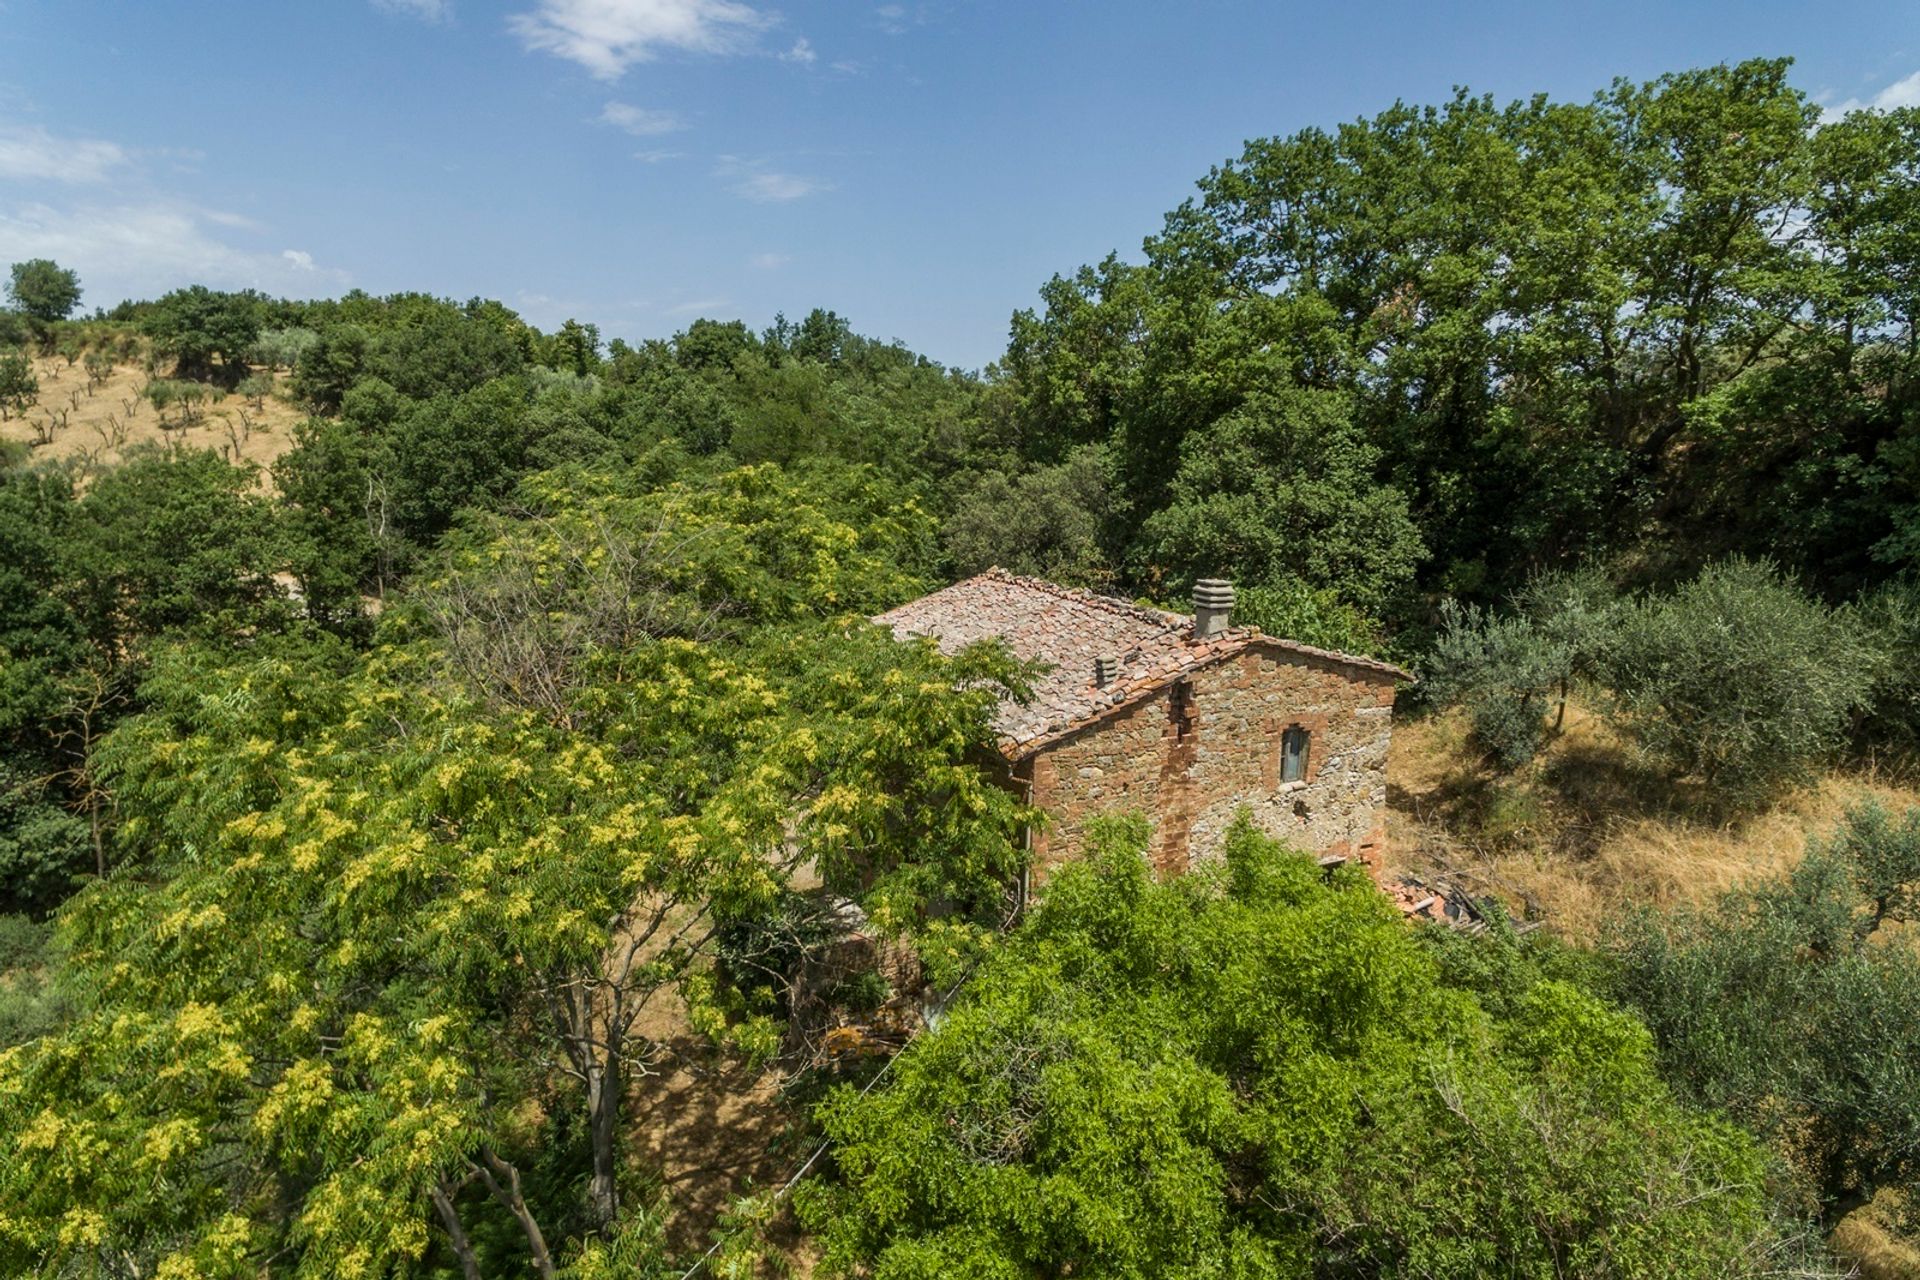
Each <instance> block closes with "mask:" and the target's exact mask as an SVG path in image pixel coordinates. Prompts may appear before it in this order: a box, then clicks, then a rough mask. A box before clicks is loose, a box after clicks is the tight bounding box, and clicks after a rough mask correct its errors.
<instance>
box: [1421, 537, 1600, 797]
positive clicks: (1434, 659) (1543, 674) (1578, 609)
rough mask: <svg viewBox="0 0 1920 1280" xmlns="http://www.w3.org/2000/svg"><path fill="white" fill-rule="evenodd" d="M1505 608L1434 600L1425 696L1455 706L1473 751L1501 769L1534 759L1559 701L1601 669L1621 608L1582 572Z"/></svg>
mask: <svg viewBox="0 0 1920 1280" xmlns="http://www.w3.org/2000/svg"><path fill="white" fill-rule="evenodd" d="M1515 604H1516V606H1517V609H1516V612H1514V613H1511V614H1501V613H1496V612H1494V611H1493V610H1490V609H1483V608H1481V607H1479V606H1478V605H1472V604H1467V605H1463V604H1461V603H1460V602H1458V601H1456V600H1447V601H1444V602H1443V603H1442V605H1441V615H1440V616H1441V627H1440V634H1439V635H1438V636H1437V637H1436V638H1435V640H1434V645H1433V650H1432V652H1431V654H1430V655H1429V656H1428V659H1427V674H1426V688H1425V692H1426V694H1427V696H1428V697H1429V698H1430V699H1432V700H1433V701H1434V702H1436V703H1439V704H1442V705H1448V704H1457V705H1462V706H1465V707H1466V709H1467V714H1468V717H1469V722H1470V724H1471V726H1472V728H1471V737H1472V741H1473V743H1474V745H1475V746H1476V747H1478V748H1479V750H1480V751H1481V752H1482V753H1483V754H1484V755H1485V756H1486V757H1487V759H1488V760H1489V761H1491V762H1492V763H1493V764H1494V765H1496V766H1497V767H1499V768H1501V769H1504V770H1509V771H1511V770H1514V769H1517V768H1519V767H1521V766H1522V765H1524V764H1526V763H1528V762H1529V761H1531V760H1532V759H1533V758H1534V757H1535V756H1537V755H1538V754H1539V753H1540V750H1541V748H1543V747H1544V746H1546V744H1547V742H1548V740H1549V739H1550V738H1551V737H1552V736H1553V735H1554V734H1556V733H1558V732H1559V730H1560V728H1561V726H1562V724H1563V723H1564V721H1565V717H1566V707H1567V698H1568V696H1569V695H1570V694H1571V693H1572V692H1573V691H1574V689H1575V687H1576V686H1577V685H1578V684H1581V683H1583V682H1586V681H1588V680H1590V679H1591V678H1592V677H1594V676H1595V675H1596V674H1597V673H1598V672H1599V671H1601V670H1602V669H1603V668H1604V667H1605V664H1606V659H1607V655H1608V654H1609V652H1610V645H1611V644H1612V639H1613V635H1614V630H1615V627H1616V625H1617V622H1618V615H1619V612H1620V609H1621V607H1622V606H1621V605H1620V603H1619V602H1618V601H1617V600H1616V599H1615V598H1614V597H1613V595H1612V590H1611V587H1610V586H1609V584H1608V583H1607V582H1606V581H1605V580H1604V579H1603V578H1602V577H1601V576H1600V575H1599V574H1597V573H1596V572H1594V571H1591V570H1587V571H1582V572H1579V573H1571V574H1546V575H1541V576H1538V577H1535V578H1534V579H1533V580H1532V581H1531V582H1529V583H1528V585H1527V587H1526V589H1525V590H1524V591H1523V592H1522V593H1521V594H1520V596H1519V598H1518V599H1517V600H1516V601H1515Z"/></svg>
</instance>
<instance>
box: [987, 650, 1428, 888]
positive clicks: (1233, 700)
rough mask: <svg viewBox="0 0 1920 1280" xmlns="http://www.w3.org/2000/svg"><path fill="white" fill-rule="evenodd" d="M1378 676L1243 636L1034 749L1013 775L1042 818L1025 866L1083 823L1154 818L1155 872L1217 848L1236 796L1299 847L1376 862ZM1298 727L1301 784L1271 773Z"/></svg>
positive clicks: (1384, 683)
mask: <svg viewBox="0 0 1920 1280" xmlns="http://www.w3.org/2000/svg"><path fill="white" fill-rule="evenodd" d="M1392 713H1393V682H1392V680H1391V678H1390V677H1388V676H1386V675H1383V674H1375V673H1373V672H1368V671H1364V670H1360V669H1356V668H1351V667H1347V666H1345V665H1343V664H1340V663H1336V662H1332V661H1327V660H1323V659H1319V658H1315V657H1312V656H1309V655H1305V654H1299V653H1294V652H1290V651H1286V650H1279V649H1266V648H1264V647H1262V646H1259V645H1255V646H1252V647H1250V648H1248V649H1246V650H1244V651H1243V652H1241V653H1239V654H1236V655H1235V656H1234V657H1232V658H1230V659H1228V660H1227V661H1225V662H1222V663H1219V664H1216V665H1214V666H1211V667H1206V668H1203V669H1200V670H1197V671H1195V672H1194V673H1193V674H1192V676H1191V677H1189V679H1188V680H1187V681H1186V682H1183V683H1182V684H1179V685H1176V686H1174V687H1173V688H1171V689H1167V690H1162V691H1161V692H1159V693H1157V694H1155V695H1154V696H1152V697H1150V698H1147V699H1145V700H1143V701H1141V702H1138V703H1135V704H1134V705H1132V706H1130V707H1127V708H1125V709H1124V710H1122V711H1119V712H1117V713H1116V714H1114V715H1113V716H1111V717H1109V718H1108V719H1106V720H1103V721H1101V722H1100V723H1098V724H1096V725H1092V726H1089V727H1088V728H1086V729H1084V730H1082V731H1080V732H1079V733H1077V734H1074V735H1071V736H1069V737H1067V738H1065V739H1062V740H1061V741H1059V742H1057V743H1054V744H1052V745H1050V746H1048V747H1046V748H1044V749H1042V750H1041V751H1040V752H1039V753H1038V754H1037V755H1035V756H1034V757H1033V758H1032V759H1030V760H1027V761H1024V762H1023V763H1022V764H1021V766H1020V768H1019V769H1018V771H1017V776H1018V777H1019V778H1020V779H1021V780H1022V781H1023V782H1025V783H1027V784H1028V785H1029V786H1030V787H1031V788H1032V792H1031V794H1032V799H1033V801H1034V803H1035V804H1038V805H1040V806H1041V807H1042V808H1044V809H1046V810H1048V811H1049V812H1050V813H1051V814H1052V815H1053V817H1054V825H1053V827H1052V829H1051V830H1049V831H1046V832H1043V833H1040V834H1039V835H1037V836H1036V838H1035V858H1034V865H1035V877H1036V879H1037V880H1039V879H1044V878H1045V874H1046V870H1047V868H1048V867H1051V866H1054V865H1057V864H1059V863H1060V862H1062V861H1064V860H1066V859H1069V858H1072V857H1074V856H1076V855H1077V854H1078V853H1079V851H1080V847H1081V844H1082V841H1083V838H1084V833H1085V826H1086V822H1087V820H1088V819H1089V818H1092V817H1095V816H1097V815H1099V814H1101V813H1108V812H1116V811H1126V810H1138V811H1140V812H1143V813H1145V814H1147V815H1148V816H1149V817H1150V818H1152V820H1153V824H1154V835H1153V849H1152V858H1153V862H1154V865H1155V867H1156V868H1157V869H1158V870H1160V871H1161V872H1162V873H1172V872H1178V871H1183V870H1185V869H1186V868H1187V867H1188V866H1189V865H1191V864H1192V863H1193V862H1195V861H1198V860H1201V859H1205V858H1209V857H1212V856H1215V855H1217V853H1218V850H1219V844H1220V837H1221V836H1222V834H1223V833H1224V832H1225V831H1226V829H1227V826H1228V825H1229V824H1230V823H1231V822H1232V821H1233V817H1234V814H1235V813H1236V812H1237V811H1238V810H1239V809H1240V808H1241V807H1242V806H1245V807H1247V808H1248V809H1250V810H1251V812H1252V814H1253V818H1254V821H1255V822H1256V823H1258V824H1259V826H1260V827H1261V828H1262V829H1264V830H1266V831H1268V832H1270V833H1272V834H1273V835H1276V836H1279V837H1281V838H1282V839H1285V840H1287V841H1289V842H1290V843H1292V844H1295V845H1297V846H1299V847H1302V848H1306V849H1310V850H1313V851H1315V852H1321V853H1338V854H1344V855H1346V856H1349V857H1354V858H1358V859H1361V860H1363V861H1365V862H1368V863H1369V864H1373V863H1376V862H1377V860H1378V857H1379V854H1380V853H1381V851H1382V849H1383V848H1384V846H1385V842H1386V800H1387V797H1386V766H1387V742H1388V737H1389V734H1390V732H1391V729H1392V724H1391V717H1392ZM1294 725H1298V726H1300V727H1301V728H1304V729H1305V730H1307V733H1308V735H1309V737H1308V751H1307V773H1306V777H1305V779H1304V780H1303V781H1300V782H1292V783H1282V782H1281V781H1280V738H1281V735H1282V734H1283V733H1284V732H1285V731H1286V730H1287V729H1288V728H1289V727H1291V726H1294Z"/></svg>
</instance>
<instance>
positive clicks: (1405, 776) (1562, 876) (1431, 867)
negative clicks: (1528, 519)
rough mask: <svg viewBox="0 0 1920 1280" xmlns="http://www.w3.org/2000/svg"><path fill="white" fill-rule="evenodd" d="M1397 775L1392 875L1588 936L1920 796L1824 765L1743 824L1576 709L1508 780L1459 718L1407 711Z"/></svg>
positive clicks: (1788, 861)
mask: <svg viewBox="0 0 1920 1280" xmlns="http://www.w3.org/2000/svg"><path fill="white" fill-rule="evenodd" d="M1388 778H1389V780H1390V785H1389V788H1388V804H1389V817H1388V834H1389V846H1390V849H1391V859H1392V863H1393V865H1392V867H1391V869H1392V870H1396V871H1402V872H1412V873H1414V874H1420V875H1431V874H1436V873H1437V874H1441V875H1445V876H1448V877H1451V878H1452V879H1453V880H1454V881H1455V882H1456V883H1459V884H1460V885H1461V886H1462V887H1463V888H1466V889H1468V890H1470V891H1472V892H1476V893H1490V894H1493V895H1495V896H1497V897H1499V898H1501V899H1502V900H1504V901H1505V902H1506V903H1507V904H1508V905H1509V906H1510V907H1511V908H1513V909H1514V910H1515V911H1516V912H1517V913H1518V914H1521V915H1523V916H1525V917H1527V918H1530V919H1542V920H1546V921H1548V922H1550V923H1551V924H1552V925H1553V926H1554V927H1555V928H1557V929H1558V930H1560V931H1561V932H1563V933H1564V934H1566V935H1567V936H1568V937H1571V938H1575V939H1579V940H1584V941H1590V940H1592V938H1593V937H1594V935H1595V933H1596V931H1597V930H1598V928H1599V927H1600V926H1601V925H1602V923H1603V922H1604V921H1605V920H1606V919H1607V918H1608V917H1609V916H1611V915H1613V914H1615V913H1616V912H1618V911H1620V910H1621V909H1622V908H1624V907H1626V906H1629V905H1637V904H1652V905H1669V904H1673V903H1679V902H1701V901H1704V900H1706V899H1709V898H1711V897H1713V896H1715V895H1716V894H1719V893H1721V892H1723V891H1725V890H1727V889H1730V888H1733V887H1734V886H1736V885H1738V884H1741V883H1743V882H1746V881H1750V880H1753V879H1756V878H1760V877H1764V876H1768V875H1772V874H1775V873H1778V872H1780V871H1782V870H1784V869H1786V868H1788V867H1790V866H1792V865H1793V864H1794V863H1796V862H1797V861H1799V859H1800V856H1801V855H1802V854H1803V853H1804V852H1805V851H1806V847H1807V841H1808V839H1809V838H1810V837H1812V836H1815V835H1819V834H1823V833H1825V832H1827V831H1829V830H1831V829H1832V828H1833V827H1834V826H1835V825H1836V824H1837V823H1838V822H1839V821H1840V819H1841V817H1842V815H1843V814H1844V813H1845V812H1846V810H1847V808H1848V807H1849V806H1851V805H1853V804H1857V803H1859V802H1860V801H1862V800H1865V799H1869V798H1873V799H1878V800H1879V801H1880V802H1881V803H1883V804H1885V805H1888V806H1889V807H1892V808H1905V807H1907V806H1910V805H1916V804H1920V790H1916V789H1915V788H1914V787H1913V786H1911V785H1908V784H1906V783H1905V782H1903V781H1900V780H1895V779H1892V778H1888V777H1882V776H1877V775H1875V774H1873V773H1871V772H1862V771H1851V772H1849V771H1826V772H1822V773H1820V774H1818V775H1816V776H1813V777H1810V778H1808V779H1807V780H1806V781H1805V782H1804V783H1803V784H1802V785H1800V786H1798V787H1795V788H1793V789H1791V790H1789V791H1787V792H1785V793H1784V794H1782V795H1781V796H1780V797H1779V799H1778V800H1777V801H1776V802H1775V803H1774V804H1773V805H1772V806H1771V807H1769V808H1767V809H1766V810H1764V811H1762V812H1760V813H1757V814H1754V815H1752V816H1749V817H1746V818H1744V819H1742V820H1739V821H1737V822H1713V821H1709V820H1705V819H1701V818H1698V817H1693V816H1689V815H1690V812H1691V810H1692V808H1693V807H1692V806H1690V805H1689V803H1688V800H1689V798H1688V797H1687V796H1685V795H1684V794H1675V792H1674V791H1673V789H1672V788H1671V787H1669V786H1668V785H1666V784H1665V783H1664V782H1663V781H1662V780H1661V779H1660V778H1659V777H1658V776H1657V775H1656V774H1654V773H1653V772H1652V771H1650V770H1647V769H1645V768H1643V767H1642V766H1640V765H1639V763H1638V762H1637V761H1636V760H1635V758H1634V755H1633V753H1632V751H1631V750H1630V749H1629V748H1628V746H1627V744H1625V743H1624V742H1622V741H1621V740H1620V739H1619V738H1618V737H1616V736H1615V735H1614V734H1613V733H1612V732H1611V731H1610V730H1609V729H1608V727H1607V725H1606V724H1605V723H1604V722H1602V721H1601V720H1600V719H1599V718H1597V717H1595V716H1592V715H1590V714H1587V713H1584V712H1583V711H1581V710H1580V709H1579V708H1572V709H1570V710H1569V714H1568V718H1567V725H1566V731H1565V733H1564V734H1562V735H1561V737H1560V738H1559V739H1558V740H1557V741H1555V742H1554V744H1553V745H1552V746H1551V747H1550V748H1549V749H1548V751H1547V752H1546V753H1545V754H1544V755H1543V757H1542V758H1541V759H1540V760H1539V761H1537V762H1536V763H1535V764H1534V765H1533V766H1531V767H1530V768H1529V769H1527V770H1525V771H1523V772H1522V773H1520V774H1519V775H1517V776H1515V777H1513V778H1502V777H1499V776H1497V775H1495V774H1493V773H1492V772H1490V771H1489V770H1487V769H1486V768H1485V767H1484V766H1482V765H1480V764H1479V763H1478V762H1477V761H1476V760H1475V759H1474V757H1473V753H1472V751H1471V750H1470V749H1469V748H1468V747H1467V745H1466V725H1465V721H1464V718H1463V717H1462V716H1460V715H1458V714H1448V715H1437V716H1430V717H1426V718H1424V719H1415V720H1410V721H1408V722H1406V723H1404V724H1402V725H1400V726H1397V727H1396V728H1395V731H1394V740H1393V754H1392V758H1391V761H1390V764H1389V768H1388Z"/></svg>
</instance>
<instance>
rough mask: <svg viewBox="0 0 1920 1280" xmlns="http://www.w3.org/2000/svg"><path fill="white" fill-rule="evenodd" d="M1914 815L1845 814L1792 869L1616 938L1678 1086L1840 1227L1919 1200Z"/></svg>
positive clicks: (1630, 991) (1919, 901) (1919, 860)
mask: <svg viewBox="0 0 1920 1280" xmlns="http://www.w3.org/2000/svg"><path fill="white" fill-rule="evenodd" d="M1916 918H1920V810H1914V809H1909V810H1908V811H1906V812H1905V813H1903V814H1900V815H1899V816H1897V817H1896V816H1894V815H1892V814H1889V813H1888V812H1887V811H1885V810H1884V809H1882V808H1880V807H1878V806H1877V805H1872V804H1869V805H1866V806H1864V807H1861V808H1856V809H1854V810H1853V811H1851V812H1850V813H1848V815H1847V817H1846V819H1845V821H1844V822H1843V823H1842V824H1841V825H1840V827H1839V828H1838V829H1837V830H1836V831H1835V832H1833V834H1832V835H1831V836H1829V837H1828V838H1826V839H1824V840H1816V841H1815V842H1813V844H1812V846H1811V847H1810V849H1809V850H1808V853H1807V857H1806V859H1805V860H1804V861H1803V862H1801V864H1800V865H1799V866H1798V867H1796V868H1795V869H1794V870H1793V871H1792V872H1790V873H1788V874H1787V875H1786V876H1784V877H1781V878H1779V879H1776V880H1771V881H1766V882H1763V883H1761V884H1758V885H1756V886H1753V887H1750V888H1746V889H1742V890H1739V891H1736V892H1734V893H1731V894H1728V895H1727V896H1726V897H1724V898H1722V899H1721V900H1720V901H1719V902H1717V903H1715V904H1713V905H1712V906H1710V907H1707V908H1705V909H1703V910H1680V911H1673V912H1667V913H1658V912H1652V911H1648V912H1643V913H1640V914H1637V915H1634V916H1632V917H1630V918H1628V919H1627V920H1625V921H1624V922H1622V923H1621V924H1620V925H1619V926H1618V928H1617V929H1616V931H1615V934H1614V938H1613V942H1612V948H1611V949H1612V952H1613V955H1614V959H1615V962H1616V964H1617V966H1618V968H1617V979H1616V983H1617V990H1618V992H1619V994H1620V996H1621V997H1622V998H1623V999H1625V1000H1626V1001H1628V1002H1629V1003H1631V1004H1632V1005H1633V1006H1635V1007H1636V1008H1638V1009H1639V1010H1640V1012H1641V1013H1642V1015H1643V1016H1644V1017H1645V1018H1646V1020H1647V1022H1648V1024H1649V1025H1650V1026H1651V1027H1652V1029H1653V1033H1654V1036H1655V1038H1656V1040H1657V1042H1658V1044H1659V1046H1660V1057H1661V1064H1662V1068H1663V1070H1664V1071H1665V1073H1666V1075H1667V1077H1668V1078H1669V1079H1670V1080H1672V1081H1673V1082H1674V1083H1675V1085H1676V1086H1677V1087H1678V1088H1679V1089H1680V1091H1681V1092H1682V1093H1683V1095H1685V1096H1687V1097H1689V1098H1692V1099H1695V1100H1697V1101H1699V1102H1701V1103H1704V1104H1707V1105H1711V1106H1716V1107H1724V1108H1726V1109H1728V1110H1729V1111H1731V1112H1732V1113H1733V1114H1734V1115H1735V1116H1737V1117H1738V1118H1740V1119H1741V1120H1742V1121H1744V1122H1745V1123H1747V1124H1749V1125H1751V1126H1753V1127H1754V1128H1756V1129H1757V1130H1758V1131H1759V1132H1761V1133H1762V1134H1764V1135H1766V1136H1767V1137H1769V1138H1770V1139H1772V1140H1773V1141H1775V1142H1776V1143H1778V1144H1779V1146H1780V1147H1781V1149H1782V1150H1784V1151H1786V1152H1788V1153H1789V1154H1790V1155H1791V1156H1792V1158H1793V1159H1794V1160H1795V1162H1796V1163H1797V1164H1799V1165H1800V1166H1801V1168H1802V1169H1803V1170H1804V1171H1805V1173H1806V1175H1807V1177H1808V1178H1809V1179H1810V1180H1811V1182H1812V1183H1813V1185H1814V1187H1815V1188H1816V1189H1817V1191H1818V1194H1819V1197H1820V1203H1821V1211H1822V1215H1823V1217H1824V1218H1825V1220H1826V1223H1827V1225H1828V1226H1829V1227H1831V1226H1832V1225H1833V1224H1834V1223H1837V1222H1838V1221H1839V1220H1840V1219H1841V1218H1842V1217H1844V1216H1845V1215H1846V1214H1848V1213H1849V1212H1851V1211H1852V1210H1854V1209H1856V1208H1858V1207H1859V1206H1861V1205H1863V1204H1865V1203H1866V1202H1867V1201H1868V1200H1870V1199H1872V1198H1873V1197H1874V1196H1875V1195H1876V1194H1877V1193H1878V1192H1880V1191H1882V1190H1884V1189H1887V1188H1896V1189H1900V1190H1903V1191H1905V1192H1906V1193H1907V1194H1908V1197H1909V1199H1910V1200H1912V1199H1913V1197H1914V1195H1915V1194H1916V1193H1920V1079H1917V1078H1916V1075H1915V1070H1916V1067H1915V1064H1916V1063H1920V953H1916V951H1915V950H1914V948H1913V946H1912V945H1911V942H1910V940H1906V939H1902V938H1898V937H1896V936H1894V935H1895V934H1897V933H1898V932H1899V930H1898V928H1897V926H1901V925H1906V926H1909V927H1910V926H1911V923H1912V922H1913V921H1914V920H1915V919H1916Z"/></svg>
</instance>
